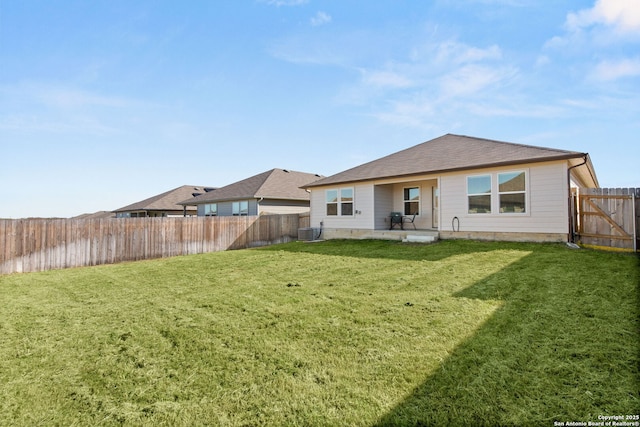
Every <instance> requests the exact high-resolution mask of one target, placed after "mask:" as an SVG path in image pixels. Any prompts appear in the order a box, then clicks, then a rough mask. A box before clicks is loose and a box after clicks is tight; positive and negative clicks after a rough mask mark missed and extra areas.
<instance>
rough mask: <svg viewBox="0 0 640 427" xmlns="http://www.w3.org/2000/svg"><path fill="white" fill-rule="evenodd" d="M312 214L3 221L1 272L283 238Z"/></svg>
mask: <svg viewBox="0 0 640 427" xmlns="http://www.w3.org/2000/svg"><path fill="white" fill-rule="evenodd" d="M308 222H309V218H308V216H303V217H301V216H300V215H298V214H291V215H263V216H240V217H193V218H113V219H88V220H78V219H18V220H0V274H8V273H15V272H33V271H45V270H52V269H59V268H69V267H83V266H92V265H99V264H113V263H118V262H123V261H136V260H143V259H151V258H163V257H171V256H176V255H189V254H198V253H205V252H216V251H224V250H227V249H242V248H250V247H256V246H265V245H269V244H274V243H285V242H289V241H292V240H296V239H297V236H298V228H302V227H308V226H309V225H308Z"/></svg>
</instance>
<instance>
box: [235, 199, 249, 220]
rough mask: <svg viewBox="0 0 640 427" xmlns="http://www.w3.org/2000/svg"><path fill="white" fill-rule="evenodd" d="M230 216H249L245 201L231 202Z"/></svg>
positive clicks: (247, 205)
mask: <svg viewBox="0 0 640 427" xmlns="http://www.w3.org/2000/svg"><path fill="white" fill-rule="evenodd" d="M232 214H233V216H247V215H249V202H248V201H247V200H242V201H240V202H233V205H232Z"/></svg>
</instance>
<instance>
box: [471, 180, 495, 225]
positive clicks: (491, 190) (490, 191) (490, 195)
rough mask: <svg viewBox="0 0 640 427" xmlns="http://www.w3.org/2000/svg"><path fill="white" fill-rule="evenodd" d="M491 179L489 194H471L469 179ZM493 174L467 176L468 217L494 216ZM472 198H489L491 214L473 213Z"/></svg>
mask: <svg viewBox="0 0 640 427" xmlns="http://www.w3.org/2000/svg"><path fill="white" fill-rule="evenodd" d="M485 177H489V179H490V182H489V185H490V186H489V193H471V192H469V179H470V178H485ZM493 181H494V180H493V174H491V173H483V174H477V175H467V176H466V178H465V183H466V187H467V214H468V215H492V214H493ZM472 196H489V212H471V203H469V201H470V199H469V198H470V197H472Z"/></svg>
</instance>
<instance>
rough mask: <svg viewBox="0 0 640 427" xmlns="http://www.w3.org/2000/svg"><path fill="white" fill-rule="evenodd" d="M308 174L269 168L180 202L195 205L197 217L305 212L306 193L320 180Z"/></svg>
mask: <svg viewBox="0 0 640 427" xmlns="http://www.w3.org/2000/svg"><path fill="white" fill-rule="evenodd" d="M320 178H321V176H320V175H317V174H312V173H305V172H296V171H291V170H287V169H271V170H268V171H266V172H262V173H260V174H258V175H254V176H252V177H249V178H247V179H243V180H242V181H238V182H235V183H233V184H229V185H227V186H225V187H221V188H218V189H216V190H214V191H211V192H209V193H206V194H202V195H201V196H198V197H195V198H192V199H188V200H184V201H182V202H180V204H182V205H184V206H185V207H187V206H194V205H195V206H197V211H198V216H243V215H262V214H289V213H305V212H309V192H308V191H306V190H304V189H302V188H301V187H302V186H304V185H306V184H309V183H311V182H313V181H316V180H318V179H320Z"/></svg>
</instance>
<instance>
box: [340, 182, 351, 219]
mask: <svg viewBox="0 0 640 427" xmlns="http://www.w3.org/2000/svg"><path fill="white" fill-rule="evenodd" d="M340 215H342V216H351V215H353V188H343V189H341V190H340Z"/></svg>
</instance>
